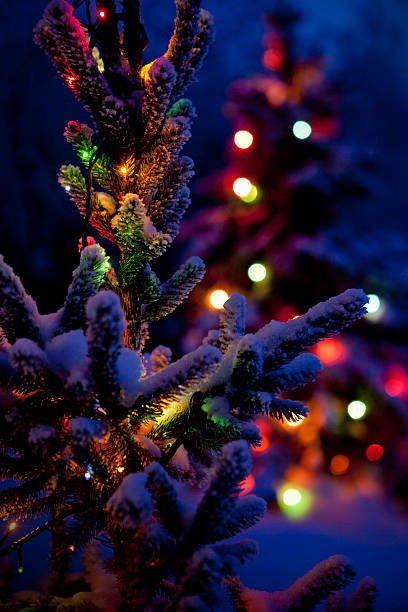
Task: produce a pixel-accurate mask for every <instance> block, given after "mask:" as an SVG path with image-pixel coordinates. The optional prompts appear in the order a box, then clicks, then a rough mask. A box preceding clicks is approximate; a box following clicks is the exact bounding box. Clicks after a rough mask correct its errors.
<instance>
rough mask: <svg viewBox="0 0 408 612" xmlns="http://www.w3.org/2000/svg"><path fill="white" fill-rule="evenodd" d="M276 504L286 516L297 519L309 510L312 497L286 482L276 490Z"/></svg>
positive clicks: (301, 488)
mask: <svg viewBox="0 0 408 612" xmlns="http://www.w3.org/2000/svg"><path fill="white" fill-rule="evenodd" d="M278 504H279V506H280V508H281V510H282V512H283V513H284V514H286V516H288V517H290V518H294V519H298V518H301V517H303V516H305V515H306V514H307V513H308V511H309V510H310V507H311V505H312V496H311V494H310V492H309V491H308V490H307V489H305V488H303V487H299V486H298V485H296V484H293V483H289V482H287V483H285V484H284V485H283V486H282V487H280V488H279V489H278Z"/></svg>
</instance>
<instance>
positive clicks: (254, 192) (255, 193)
mask: <svg viewBox="0 0 408 612" xmlns="http://www.w3.org/2000/svg"><path fill="white" fill-rule="evenodd" d="M258 193H259V192H258V187H256V186H255V185H252V187H251V191H250V192H249V193H248V195H247V196H242V198H241V200H242V201H243V202H245V203H246V204H251V202H254V201H255V200H256V198H257V197H258Z"/></svg>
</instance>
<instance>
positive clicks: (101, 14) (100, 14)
mask: <svg viewBox="0 0 408 612" xmlns="http://www.w3.org/2000/svg"><path fill="white" fill-rule="evenodd" d="M105 15H106V13H105V11H99V17H100V18H101V19H105Z"/></svg>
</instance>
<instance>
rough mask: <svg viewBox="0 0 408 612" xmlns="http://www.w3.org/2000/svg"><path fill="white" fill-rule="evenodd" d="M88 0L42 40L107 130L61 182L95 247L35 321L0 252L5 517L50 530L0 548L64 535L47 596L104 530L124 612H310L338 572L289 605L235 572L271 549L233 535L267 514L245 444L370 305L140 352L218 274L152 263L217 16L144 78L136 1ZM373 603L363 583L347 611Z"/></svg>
mask: <svg viewBox="0 0 408 612" xmlns="http://www.w3.org/2000/svg"><path fill="white" fill-rule="evenodd" d="M76 4H79V3H77V2H76V3H74V6H76ZM85 4H86V5H88V2H85ZM74 6H72V5H71V4H69V3H68V2H66V1H65V0H53V1H52V2H51V3H50V4H49V5H48V7H47V8H46V9H45V13H44V17H43V19H42V20H41V21H40V22H39V24H38V25H37V27H36V29H35V39H36V42H37V43H38V44H39V45H40V46H41V47H42V48H43V49H44V50H45V51H46V53H47V54H48V55H49V56H50V57H51V59H52V61H53V62H54V64H55V66H56V68H57V70H58V72H59V74H60V75H61V77H62V79H63V80H64V82H65V83H66V84H67V85H68V87H69V88H70V89H71V90H72V92H73V93H74V95H75V96H76V98H77V99H78V100H79V101H80V102H82V104H83V105H84V106H85V108H86V110H87V111H88V112H89V113H90V116H91V118H92V121H93V127H92V128H91V127H89V126H87V125H86V124H81V123H78V122H75V121H74V122H73V121H71V122H70V123H69V124H68V127H67V129H66V132H65V136H66V138H67V140H68V142H69V143H70V144H71V145H72V147H73V149H74V152H75V154H76V155H77V156H78V160H79V163H80V165H81V166H82V170H81V169H80V168H79V167H75V166H64V167H63V168H62V169H61V173H60V178H59V181H60V183H61V185H62V186H63V187H64V188H65V190H66V192H67V194H68V195H69V197H70V198H71V200H73V202H74V203H75V204H76V206H77V208H78V209H79V211H80V213H81V214H82V215H83V216H84V232H83V237H82V245H81V249H82V250H81V255H80V262H79V265H78V268H77V269H76V270H75V272H74V274H73V280H72V283H71V285H70V286H69V288H68V293H67V297H66V299H65V302H64V305H63V307H62V308H61V310H59V311H58V312H57V313H54V314H52V315H40V314H39V313H38V310H37V307H36V304H35V303H34V301H33V300H32V299H31V298H30V297H29V296H28V295H27V294H26V292H25V290H24V288H23V285H22V283H21V281H20V280H19V279H18V278H17V277H16V276H15V275H14V273H13V271H12V270H11V268H10V267H9V266H8V265H7V264H5V263H4V261H3V259H2V258H1V259H0V293H1V300H0V383H1V385H2V387H3V388H5V389H6V390H7V401H6V403H5V405H4V406H3V408H2V411H1V413H0V441H1V447H2V452H1V455H0V475H1V478H2V479H4V480H6V479H15V480H16V484H15V485H14V486H12V487H9V488H4V489H3V490H2V491H0V510H1V512H2V516H3V517H4V518H7V519H12V520H14V521H21V522H23V521H25V520H27V519H33V518H38V519H39V520H40V521H41V523H40V524H39V526H38V527H36V528H34V529H33V530H31V531H30V529H29V527H27V530H26V533H25V535H22V536H21V537H20V538H19V539H18V540H15V541H12V538H10V539H9V540H8V541H7V542H5V541H4V540H3V543H2V546H1V548H0V554H2V555H5V554H8V553H10V552H13V551H15V550H17V551H18V555H20V554H21V550H22V548H23V546H24V544H25V543H26V542H29V541H30V540H32V539H34V538H35V537H36V536H37V535H38V534H40V533H42V532H43V531H46V530H48V531H51V533H52V534H53V538H52V542H53V543H52V551H51V555H50V560H51V569H52V578H51V581H50V584H51V588H52V589H54V590H55V589H60V590H61V592H65V589H66V587H67V584H68V583H67V582H66V573H67V571H68V567H69V563H70V560H71V557H72V555H73V550H75V549H76V550H79V551H81V550H82V549H84V547H86V546H87V544H89V543H90V542H94V541H95V538H97V539H99V540H100V541H101V542H102V543H103V544H106V545H107V546H108V547H109V550H110V554H111V559H110V562H109V564H108V568H107V569H106V571H107V575H108V576H109V580H108V579H107V583H109V584H115V585H117V589H118V591H117V592H116V591H115V592H114V593H113V600H115V602H116V603H115V605H118V606H119V607H120V606H122V608H123V609H129V610H151V609H167V610H169V611H170V610H189V609H195V610H201V609H202V610H208V609H212V608H214V606H215V605H217V603H218V602H219V601H221V599H220V597H222V588H223V586H225V584H226V581H227V580H228V584H229V585H230V586H229V588H230V591H231V593H232V597H233V601H234V605H236V606H237V608H236V609H237V610H244V609H245V610H246V609H247V608H246V607H245V606H246V605H247V603H246V602H248V601H255V600H257V601H261V602H263V603H262V605H266V608H265V609H276V610H278V609H282V610H283V609H285V610H286V609H288V610H289V609H290V610H295V609H299V610H300V609H302V610H306V609H309V608H310V609H311V607H313V606H314V605H315V603H316V602H317V601H320V600H322V599H325V598H326V597H328V596H329V595H330V593H331V592H332V591H334V590H336V589H339V588H341V587H342V586H343V584H345V582H346V581H347V580H348V577H349V576H350V571H349V570H348V566H347V565H346V563H345V562H344V561H343V560H340V559H338V558H336V559H335V560H333V559H332V560H329V561H327V562H325V564H323V565H320V566H318V567H317V568H315V569H314V570H312V572H311V573H309V574H307V575H306V576H305V577H304V578H302V579H300V581H298V582H296V583H295V585H294V586H293V587H291V588H290V589H289V590H288V591H287V592H286V594H284V595H282V594H266V595H262V594H261V595H259V596H256V597H255V596H253V595H252V594H251V592H250V591H249V590H248V589H245V587H243V586H242V585H240V583H238V582H237V581H235V577H236V575H237V573H238V571H239V567H240V565H241V564H243V563H245V562H246V561H248V560H250V559H251V558H252V557H253V556H254V554H256V551H257V546H256V544H255V543H254V542H252V541H250V540H242V541H241V542H233V543H230V542H228V538H230V537H231V536H235V535H236V534H238V533H241V532H242V531H244V530H245V529H247V528H248V527H251V526H252V525H254V524H255V523H256V522H257V521H258V520H259V519H260V518H261V517H262V515H263V513H264V512H265V503H264V502H263V500H261V499H260V498H258V497H256V496H254V495H250V496H246V497H245V496H244V497H242V496H240V495H239V494H240V492H241V486H242V482H243V480H244V479H245V478H246V477H247V476H248V474H249V473H250V469H251V463H250V447H251V446H256V445H257V444H259V442H260V437H259V430H258V428H257V427H256V426H255V425H254V423H253V418H254V417H255V416H256V415H257V414H264V415H269V416H270V417H273V418H276V419H281V420H282V419H283V418H286V419H287V420H289V421H296V420H298V419H299V418H302V417H304V416H305V415H306V414H307V408H306V407H305V406H304V405H303V404H302V403H300V402H297V401H293V400H291V399H289V398H288V397H286V395H285V397H281V396H280V395H281V394H282V393H285V394H286V393H287V392H288V391H290V390H292V389H296V388H297V387H298V386H300V385H304V384H306V383H308V382H310V381H312V380H314V378H315V377H316V376H317V375H318V373H319V371H320V369H321V365H320V362H319V361H318V360H317V358H316V357H314V356H313V355H311V354H310V353H308V350H309V348H310V347H311V346H312V345H313V344H315V343H316V342H318V341H319V340H321V339H322V338H326V337H330V336H332V335H333V334H336V333H338V332H339V331H341V330H342V329H343V328H344V327H346V326H347V325H349V324H350V323H352V322H353V321H354V320H356V319H358V318H359V317H361V316H362V315H363V314H364V312H365V311H364V304H365V303H366V302H367V298H366V296H365V295H364V293H363V292H362V291H360V290H349V291H346V292H345V293H343V294H341V295H340V296H337V297H335V298H331V299H330V300H328V301H327V302H324V303H322V304H319V305H317V306H314V307H313V308H311V309H310V310H309V312H308V313H306V314H305V315H304V316H303V317H300V318H299V319H296V320H295V321H289V322H288V323H278V322H276V321H272V322H271V323H270V324H269V325H267V326H265V327H264V328H263V329H261V330H259V331H258V332H256V333H254V334H246V333H245V300H244V298H243V297H241V296H239V295H237V294H235V295H233V296H231V298H230V299H229V300H228V301H227V302H226V304H225V305H224V308H223V309H222V310H221V312H220V325H219V329H217V330H210V332H209V334H208V336H207V338H206V339H205V340H204V341H203V343H202V345H201V346H199V347H198V348H197V349H196V350H194V351H192V352H191V353H189V354H187V355H184V356H182V357H180V358H178V359H176V360H174V361H172V355H171V350H170V349H168V348H166V347H165V346H163V345H161V344H160V345H159V346H157V347H156V348H154V347H153V350H151V352H150V353H146V352H144V346H145V343H146V341H147V339H148V324H149V323H151V322H155V321H158V320H160V319H162V318H163V317H165V316H167V315H169V314H170V313H172V312H173V310H174V309H175V308H176V307H177V306H178V305H179V304H181V303H182V302H183V301H184V300H185V299H186V298H187V297H188V295H189V293H190V291H191V290H192V289H193V288H194V286H195V285H196V284H197V283H198V282H200V280H201V279H202V277H203V275H204V264H203V262H202V261H201V260H200V259H199V258H198V257H192V258H190V259H189V260H188V261H187V262H185V263H184V264H183V265H182V266H181V267H180V268H179V270H177V271H176V272H175V273H174V274H173V275H172V276H171V278H170V279H168V280H167V281H164V282H161V280H160V279H159V278H158V276H157V275H156V273H155V272H154V270H153V268H152V262H153V261H154V259H155V258H157V257H158V256H159V255H163V254H164V253H165V252H166V250H167V248H168V247H169V246H170V243H171V242H172V240H173V239H174V238H175V236H176V234H177V232H178V227H179V223H180V221H181V219H182V217H183V214H184V212H185V211H186V209H187V207H188V205H189V203H190V192H189V188H188V181H189V180H190V178H191V176H192V167H193V164H192V161H191V160H190V158H188V157H185V156H183V155H182V149H183V146H184V145H185V143H186V142H187V141H188V139H189V138H190V136H191V127H192V121H193V119H194V117H195V111H194V108H193V107H192V104H191V102H189V100H187V99H185V98H181V99H180V97H179V96H180V94H181V93H182V92H184V90H185V88H186V86H187V85H188V84H189V83H190V82H191V81H192V80H193V78H194V75H195V71H196V69H197V68H199V67H200V66H201V64H202V61H203V58H204V57H205V54H206V52H207V48H208V45H209V44H210V42H211V41H212V39H213V24H212V18H211V16H210V15H209V13H207V12H206V11H204V10H201V9H200V1H199V0H176V8H177V15H176V20H175V29H174V34H173V36H172V38H171V41H170V44H169V47H168V51H167V52H166V54H165V56H164V57H160V58H157V59H156V60H154V61H153V62H152V63H151V64H148V65H146V66H144V65H143V51H144V49H145V47H146V45H147V42H148V41H147V37H146V33H145V31H144V26H143V21H142V19H141V15H140V3H139V1H138V0H122V2H120V7H119V3H116V2H115V1H114V0H109V1H108V2H106V3H104V5H103V6H104V11H105V12H104V15H103V17H102V16H100V18H98V19H97V20H92V13H91V12H87V11H85V13H87V16H88V19H89V18H91V20H90V22H89V23H87V24H84V23H83V22H81V21H79V20H78V19H77V17H76V16H75V14H74ZM101 6H102V5H101ZM97 7H98V10H102V9H100V7H99V3H97ZM94 183H97V184H98V186H97V187H96V186H95V188H94ZM88 224H90V225H92V226H93V228H94V229H95V230H96V231H97V232H98V233H99V234H100V235H101V236H103V237H104V238H106V239H108V240H109V241H110V242H111V243H112V249H114V256H112V261H111V260H110V259H108V258H107V256H106V253H105V251H104V250H103V249H102V248H101V247H100V246H99V245H98V244H89V245H88V246H87V245H86V242H87V241H88V238H87V235H88V232H87V230H88ZM177 481H178V482H179V483H180V481H188V482H190V483H192V484H197V483H199V484H200V485H205V484H206V485H207V486H206V489H205V490H204V492H203V494H202V497H201V499H200V501H199V502H198V503H195V504H189V503H186V501H185V500H184V499H183V493H182V490H181V492H180V485H179V484H177ZM68 543H69V545H68ZM90 550H91V549H90V548H89V547H88V548H87V551H88V553H87V554H86V555H85V561H86V563H85V565H86V567H85V574H84V579H85V581H88V585H89V586H90V589H91V591H92V593H89V594H88V593H86V595H87V598H85V600H86V602H87V603H88V604H89V605H96V604H97V606H100V605H102V606H103V597H104V596H103V592H104V591H103V585H102V586H101V584H100V582H98V581H95V580H94V578H92V572H91V571H90V569H89V564H90V563H94V565H95V567H98V568H101V567H102V561H101V560H99V561H98V560H97V559H96V558H95V554H96V553H95V551H96V548H95V547H94V548H92V551H93V552H92V554H91V553H89V551H90ZM19 558H20V557H19ZM92 559H94V561H92ZM87 577H88V578H87ZM90 577H91V578H90ZM88 595H89V596H88ZM372 595H373V588H371V587H370V585H369V583H368V582H366V583H363V584H362V585H361V586H360V587H359V589H358V591H357V594H356V595H355V597H354V600H353V603H352V606H354V608H353V607H352V608H351V609H353V610H354V609H356V610H357V609H360V608H358V607H356V606H358V605H360V602H362V601H368V600H369V599H370V597H372ZM119 597H120V598H121V602H120V603H119V604H118V603H117V601H119ZM113 600H112V601H113ZM75 601H77V600H75ZM109 601H111V600H110V599H109ZM101 602H102V603H101ZM265 602H266V603H265ZM268 602H274V603H273V605H275V604H276V606H278V607H275V608H271V607H269V608H268V606H269V603H268ZM74 603H75V602H74ZM74 603H73V601H70V605H71V604H72V605H74ZM75 605H76V604H75ZM112 605H113V604H112ZM285 605H286V607H284V606H285ZM350 605H351V604H350ZM279 606H281V608H279ZM282 606H283V607H282ZM288 606H289V607H288ZM79 609H82V608H80V603H79V600H78V610H79ZM98 609H99V608H98ZM109 609H111V608H109ZM112 609H114V608H112ZM248 609H251V610H255V609H257V608H248ZM259 609H264V608H259ZM361 609H363V608H361Z"/></svg>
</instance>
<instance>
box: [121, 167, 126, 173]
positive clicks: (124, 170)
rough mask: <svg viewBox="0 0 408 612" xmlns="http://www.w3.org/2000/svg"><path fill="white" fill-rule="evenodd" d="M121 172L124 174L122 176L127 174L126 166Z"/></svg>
mask: <svg viewBox="0 0 408 612" xmlns="http://www.w3.org/2000/svg"><path fill="white" fill-rule="evenodd" d="M120 171H121V172H122V174H127V168H126V167H125V166H122V168H121V169H120Z"/></svg>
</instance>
